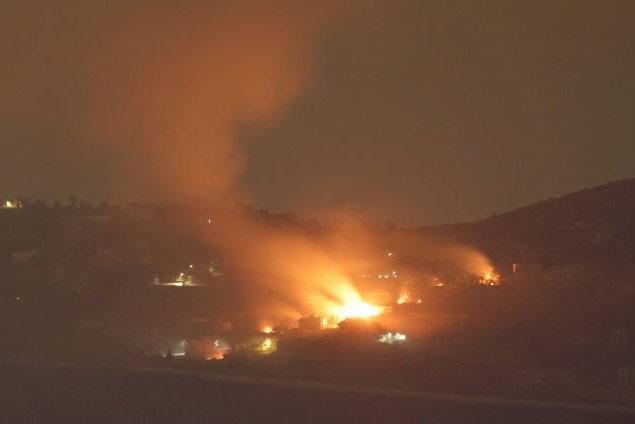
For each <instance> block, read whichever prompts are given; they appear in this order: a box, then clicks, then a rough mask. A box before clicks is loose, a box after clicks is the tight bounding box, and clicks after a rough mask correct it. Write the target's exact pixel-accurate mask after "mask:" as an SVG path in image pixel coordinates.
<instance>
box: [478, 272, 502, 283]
mask: <svg viewBox="0 0 635 424" xmlns="http://www.w3.org/2000/svg"><path fill="white" fill-rule="evenodd" d="M500 282H501V281H500V275H499V274H498V273H497V272H496V271H494V269H490V270H489V271H487V272H485V273H484V274H483V275H481V278H480V280H479V283H480V284H483V285H486V286H497V285H499V284H500Z"/></svg>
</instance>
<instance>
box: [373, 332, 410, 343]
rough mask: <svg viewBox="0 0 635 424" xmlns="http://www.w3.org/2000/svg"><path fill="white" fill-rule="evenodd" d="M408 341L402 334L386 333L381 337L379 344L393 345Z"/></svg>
mask: <svg viewBox="0 0 635 424" xmlns="http://www.w3.org/2000/svg"><path fill="white" fill-rule="evenodd" d="M406 339H407V337H406V335H405V334H401V333H386V334H382V335H380V336H379V339H378V341H379V343H388V344H393V343H401V342H405V341H406Z"/></svg>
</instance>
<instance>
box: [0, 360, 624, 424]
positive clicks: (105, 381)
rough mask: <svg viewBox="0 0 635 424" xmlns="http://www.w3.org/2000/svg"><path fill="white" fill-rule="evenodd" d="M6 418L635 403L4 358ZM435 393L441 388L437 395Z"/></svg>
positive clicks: (352, 416) (502, 411)
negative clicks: (505, 398) (530, 399)
mask: <svg viewBox="0 0 635 424" xmlns="http://www.w3.org/2000/svg"><path fill="white" fill-rule="evenodd" d="M0 373H1V375H2V380H1V385H0V411H1V412H0V422H7V423H10V422H149V423H152V422H161V423H163V422H171V423H176V422H179V423H187V422H210V423H212V422H213V423H267V422H271V423H286V422H292V423H295V422H346V423H357V422H366V423H368V422H373V423H374V422H384V423H390V422H399V423H401V422H417V423H471V424H472V423H565V422H566V423H632V422H633V420H634V419H635V415H633V412H630V413H628V411H627V412H624V411H610V410H609V411H601V410H588V409H582V408H581V409H576V408H579V406H576V405H573V406H571V405H569V406H566V405H565V406H564V407H562V408H561V407H556V406H554V405H540V404H539V403H536V404H531V405H523V404H498V403H497V402H498V401H497V399H492V400H487V399H479V400H475V399H473V398H465V399H462V398H461V396H456V397H454V398H452V399H451V400H447V399H446V400H443V399H434V398H430V397H428V396H427V395H425V394H424V395H422V396H419V397H416V396H415V395H412V394H410V395H408V394H403V393H400V392H385V393H382V391H381V390H379V391H377V392H375V393H371V392H369V391H368V389H365V388H355V387H350V386H348V387H347V386H338V385H330V384H313V383H306V382H296V383H290V384H287V383H284V382H281V381H278V380H263V381H260V380H252V379H248V378H238V377H227V378H225V379H221V380H219V379H217V378H215V377H205V376H204V375H202V374H196V373H189V372H182V371H170V370H152V369H143V368H125V367H92V366H59V365H55V366H53V365H32V364H28V365H27V364H19V363H8V362H7V363H2V364H0ZM432 396H434V395H432Z"/></svg>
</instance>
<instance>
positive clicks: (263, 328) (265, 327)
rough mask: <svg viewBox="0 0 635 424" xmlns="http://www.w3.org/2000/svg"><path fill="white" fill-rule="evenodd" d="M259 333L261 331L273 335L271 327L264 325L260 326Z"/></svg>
mask: <svg viewBox="0 0 635 424" xmlns="http://www.w3.org/2000/svg"><path fill="white" fill-rule="evenodd" d="M260 331H262V332H263V333H265V334H271V333H273V327H272V326H270V325H267V324H265V325H263V326H262V328H261V329H260Z"/></svg>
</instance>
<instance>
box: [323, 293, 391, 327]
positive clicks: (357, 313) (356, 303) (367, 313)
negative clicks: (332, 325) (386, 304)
mask: <svg viewBox="0 0 635 424" xmlns="http://www.w3.org/2000/svg"><path fill="white" fill-rule="evenodd" d="M381 312H382V308H381V307H380V306H375V305H371V304H369V303H366V302H364V301H363V300H362V299H361V298H359V297H358V298H353V299H348V301H347V302H346V303H344V304H343V305H341V306H336V307H335V310H334V315H335V316H336V317H337V319H338V321H339V322H342V321H344V320H347V319H349V318H362V319H368V318H372V317H376V316H377V315H379V314H381Z"/></svg>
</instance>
